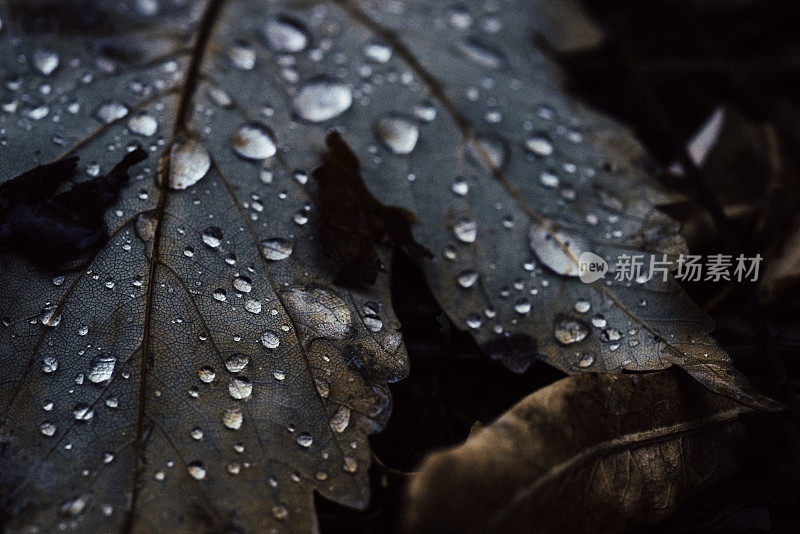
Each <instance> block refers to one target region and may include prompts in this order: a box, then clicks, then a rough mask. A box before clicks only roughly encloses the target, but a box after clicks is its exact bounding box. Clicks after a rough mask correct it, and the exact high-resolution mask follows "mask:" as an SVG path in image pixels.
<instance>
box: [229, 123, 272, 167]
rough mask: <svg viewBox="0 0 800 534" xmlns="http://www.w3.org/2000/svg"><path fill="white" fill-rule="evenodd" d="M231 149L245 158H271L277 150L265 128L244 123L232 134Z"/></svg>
mask: <svg viewBox="0 0 800 534" xmlns="http://www.w3.org/2000/svg"><path fill="white" fill-rule="evenodd" d="M233 149H234V150H235V151H236V153H237V154H239V155H240V156H242V157H243V158H246V159H254V160H260V159H266V158H271V157H272V156H274V155H275V153H276V152H277V148H276V147H275V141H274V140H273V138H272V134H270V133H269V132H268V131H267V129H266V128H264V127H263V126H260V125H258V124H245V125H244V126H241V127H239V129H238V130H236V133H235V134H233Z"/></svg>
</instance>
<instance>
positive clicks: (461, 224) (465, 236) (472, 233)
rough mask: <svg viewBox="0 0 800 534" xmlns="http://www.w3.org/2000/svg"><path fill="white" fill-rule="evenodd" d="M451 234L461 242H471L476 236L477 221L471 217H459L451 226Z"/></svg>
mask: <svg viewBox="0 0 800 534" xmlns="http://www.w3.org/2000/svg"><path fill="white" fill-rule="evenodd" d="M453 234H455V236H456V239H458V240H459V241H461V242H462V243H472V242H474V241H475V238H476V237H478V223H476V222H475V221H473V220H471V219H461V220H459V221H458V222H457V223H456V224H455V226H453Z"/></svg>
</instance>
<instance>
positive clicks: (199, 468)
mask: <svg viewBox="0 0 800 534" xmlns="http://www.w3.org/2000/svg"><path fill="white" fill-rule="evenodd" d="M186 470H187V471H188V472H189V475H190V476H191V477H192V478H193V479H195V480H203V479H204V478H206V469H205V467H203V464H202V463H200V462H192V463H190V464H189V465H187V466H186ZM162 480H163V476H162Z"/></svg>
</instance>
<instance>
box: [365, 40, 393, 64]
mask: <svg viewBox="0 0 800 534" xmlns="http://www.w3.org/2000/svg"><path fill="white" fill-rule="evenodd" d="M364 55H365V56H367V58H369V59H370V60H372V61H374V62H375V63H388V61H389V60H390V59H392V48H391V47H390V46H389V45H387V44H386V43H383V42H380V41H373V42H371V43H369V44H367V46H365V47H364Z"/></svg>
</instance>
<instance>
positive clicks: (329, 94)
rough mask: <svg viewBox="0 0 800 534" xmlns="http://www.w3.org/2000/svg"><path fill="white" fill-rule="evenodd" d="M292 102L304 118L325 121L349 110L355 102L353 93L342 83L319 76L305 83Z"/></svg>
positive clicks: (312, 120)
mask: <svg viewBox="0 0 800 534" xmlns="http://www.w3.org/2000/svg"><path fill="white" fill-rule="evenodd" d="M292 103H293V105H294V108H295V110H296V111H297V113H298V115H300V117H302V118H303V119H305V120H307V121H310V122H324V121H326V120H329V119H332V118H334V117H338V116H339V115H341V114H342V113H344V112H345V111H347V110H348V109H349V108H350V106H351V105H352V103H353V94H352V92H351V91H350V88H349V87H347V86H346V85H344V84H342V83H339V82H334V81H331V80H327V79H324V78H319V79H316V80H312V81H310V82H308V83H306V84H305V85H303V86H302V87H301V88H300V90H299V91H298V92H297V94H296V95H295V97H294V99H293V101H292Z"/></svg>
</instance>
